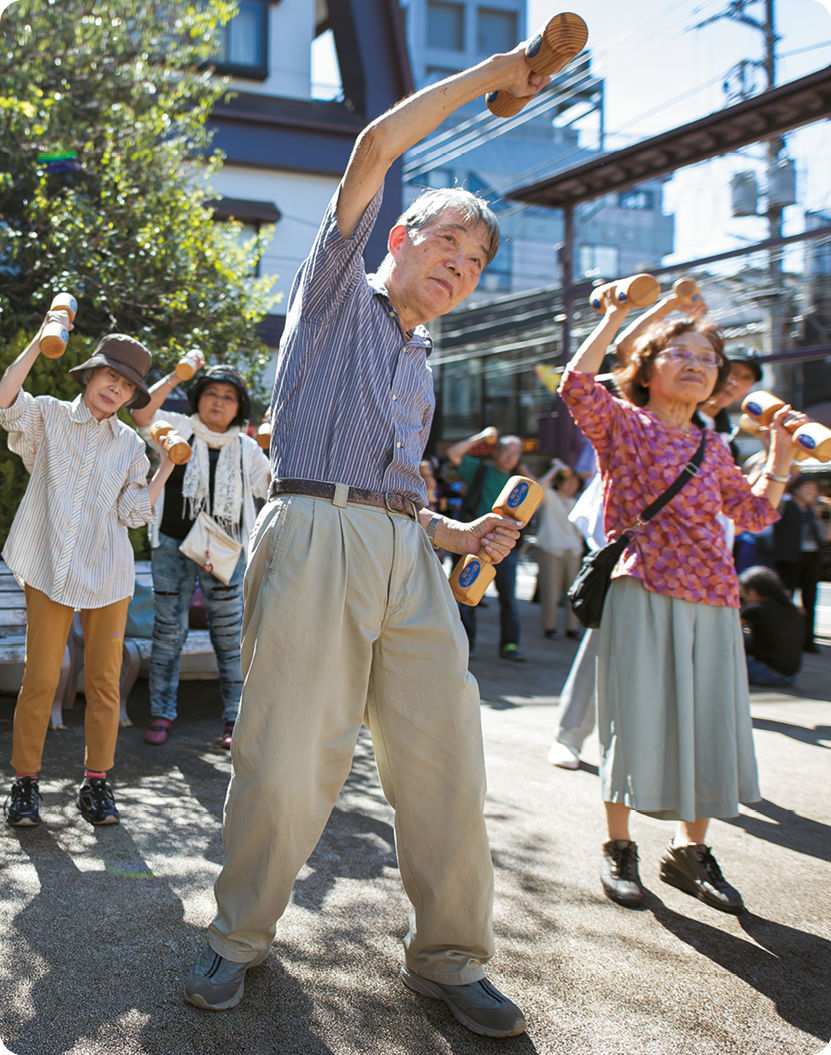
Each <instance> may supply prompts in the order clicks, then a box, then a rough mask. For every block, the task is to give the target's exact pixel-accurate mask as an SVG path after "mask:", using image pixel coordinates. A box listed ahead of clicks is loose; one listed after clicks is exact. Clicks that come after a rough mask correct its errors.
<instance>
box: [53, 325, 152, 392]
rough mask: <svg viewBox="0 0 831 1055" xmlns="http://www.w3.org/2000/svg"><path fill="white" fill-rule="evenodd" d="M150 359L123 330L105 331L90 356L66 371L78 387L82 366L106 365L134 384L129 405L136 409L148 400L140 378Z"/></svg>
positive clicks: (89, 367)
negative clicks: (132, 398)
mask: <svg viewBox="0 0 831 1055" xmlns="http://www.w3.org/2000/svg"><path fill="white" fill-rule="evenodd" d="M152 362H153V357H152V356H151V355H150V352H148V351H147V349H146V348H145V347H144V345H143V344H141V342H140V341H137V340H136V339H135V338H134V337H127V336H126V335H125V334H123V333H108V334H107V336H106V337H102V338H101V340H100V341H99V342H98V347H97V348H96V349H95V351H94V352H93V353H92V355H91V357H90V358H89V359H87V361H86V362H85V363H81V365H80V366H73V367H72V369H71V370H70V371H69V373H70V374H71V375H72V377H74V378H75V380H76V381H77V382H78V384H79V385H80V386H81V388H85V387H86V385H85V383H84V380H83V377H82V375H83V373H84V371H85V370H94V369H95V367H96V366H109V367H110V369H112V370H115V372H116V373H117V374H121V376H122V377H126V379H127V380H128V381H132V382H133V384H134V385H135V386H136V394H135V398H134V400H133V402H132V403H131V404H130V405H131V406H132V407H134V408H135V409H136V410H140V409H141V408H142V407H146V406H147V404H148V403H149V402H150V393H149V392H148V390H147V385H146V384H145V383H144V378H145V376H146V374H147V371H148V370H149V369H150V365H151V363H152Z"/></svg>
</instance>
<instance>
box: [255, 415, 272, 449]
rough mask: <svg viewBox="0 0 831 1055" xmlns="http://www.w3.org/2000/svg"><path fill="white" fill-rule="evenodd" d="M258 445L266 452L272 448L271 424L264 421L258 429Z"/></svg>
mask: <svg viewBox="0 0 831 1055" xmlns="http://www.w3.org/2000/svg"><path fill="white" fill-rule="evenodd" d="M257 443H258V444H259V445H260V446H261V447H262V449H263V450H264V451H267V450H268V449H269V448H270V447H271V422H270V421H264V422H263V423H262V424H261V425H260V427H259V428H258V429H257Z"/></svg>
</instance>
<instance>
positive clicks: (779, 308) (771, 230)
mask: <svg viewBox="0 0 831 1055" xmlns="http://www.w3.org/2000/svg"><path fill="white" fill-rule="evenodd" d="M760 2H762V0H730V3H729V4H728V7H727V9H726V10H725V11H722V12H720V13H719V14H717V15H713V16H712V18H708V19H705V21H703V22H701V23H699V24H698V25H697V26H696V27H695V28H696V29H700V28H702V27H703V26H707V25H709V24H710V23H711V22H717V21H718V20H719V19H722V18H729V19H732V20H733V21H734V22H741V23H743V24H744V25H747V26H751V27H752V28H753V29H756V30H758V31H759V32H760V33H762V35H763V36H764V41H765V53H764V58H763V59H762V61H761V62H758V61H753V60H748V59H744V60H742V61H741V62H739V63H737V64H736V66H734V67H733V68H732V70H730V71H729V73H728V77H729V76H730V74H734V75H735V76H736V78H737V80H738V90H737V91H736V92H734V93H733V94H734V95H735V96H738V97H739V98H747V97H748V96H750V95H751V94H752V77H751V78H748V75H747V74H748V69H750V68H753V67H755V68H757V69H761V70H764V72H765V80H766V84H765V89H764V90H765V91H770V89H771V88H773V87H774V86H775V85H776V43H777V41H778V39H779V38H778V37H777V36H776V23H775V10H774V0H763V2H764V4H765V20H764V22H761V21H759V19H757V18H752V17H751V16H750V15H749V14H748V13H747V9H748V8H750V7H752V6H754V5H755V4H757V3H760ZM724 87H725V91H726V92H727V93H728V95H730V94H731V93H730V81H729V80H727V81H725V84H724ZM784 149H785V141H784V140H783V139H782V138H781V136H775V137H774V138H773V139H769V140H768V141H767V152H766V153H767V163H768V165H767V167H768V190H770V177H771V173H772V172H774V171H775V170H776V168H777V166H778V164H779V159H780V156H781V154H782V151H783V150H784ZM767 218H768V235H769V237H770V238H779V237H780V236H781V234H782V206H781V205H774V204H772V202H771V196H770V195H769V196H768V207H767ZM768 281H769V282H770V291H769V293H768V298H767V299H768V334H767V345H768V347H767V348H766V349H765V350H766V351H768V352H774V351H777V352H778V351H783V350H784V348H785V345H786V343H787V337H786V334H785V326H784V321H785V312H784V296H783V295H784V287H783V283H782V256H781V249H776V248H773V249H770V250H769V251H768ZM773 371H774V377H775V381H776V387H777V389H778V390H779V391H780V393H781V395H782V396H783V398H787V399H791V398H793V396H794V392H793V388H794V383H793V382H794V376H793V366H791V365H789V364H784V363H780V364H776V366H774V367H773ZM797 395H798V396H801V393H798V394H797Z"/></svg>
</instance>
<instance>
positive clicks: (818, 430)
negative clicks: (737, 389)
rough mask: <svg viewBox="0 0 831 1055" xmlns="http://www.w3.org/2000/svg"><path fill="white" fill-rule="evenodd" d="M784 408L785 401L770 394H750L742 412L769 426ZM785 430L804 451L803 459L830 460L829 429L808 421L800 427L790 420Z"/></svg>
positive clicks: (787, 421) (787, 419)
mask: <svg viewBox="0 0 831 1055" xmlns="http://www.w3.org/2000/svg"><path fill="white" fill-rule="evenodd" d="M784 406H785V401H784V400H783V399H780V398H779V397H778V396H774V395H771V393H770V392H751V393H750V395H748V396H746V397H745V400H744V403H742V410H743V411H744V413H745V414H747V415H748V417H751V418H753V420H754V421H757V422H758V423H759V425H765V426H769V425H770V423H771V422H772V421H773V417H774V415H775V414H776V412H777V411H778V410H781V409H782V407H784ZM785 428H786V429H787V430H788V432H790V433H791V434H792V435H793V438H794V440H795V441H796V443H797V444H798V445H799V446H800V447H801V448H802V450H803V451H805V456H804V457H807V458H816V459H817V461H821V462H826V461H828V460H829V459H831V429H828V428H826V427H825V425H820V423H819V422H818V421H808V422H806V423H805V424H804V425H800V424H799V422H798V421H792V420H790V418H786V419H785ZM800 460H804V459H800Z"/></svg>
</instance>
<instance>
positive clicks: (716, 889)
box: [660, 843, 744, 916]
mask: <svg viewBox="0 0 831 1055" xmlns="http://www.w3.org/2000/svg"><path fill="white" fill-rule="evenodd" d="M660 875H661V879H662V880H663V881H664V882H665V883H669V885H670V886H674V887H677V888H678V890H683V891H684V893H685V894H692V896H693V897H697V898H698V900H699V901H703V902H704V904H705V905H709V906H710V907H711V908H717V909H718V910H719V911H720V912H730V913H732V914H733V915H735V916H738V915H740V913H742V912H744V901H742V896H741V894H740V893H739V892H738V890H736V888H735V887H733V886H730V884H729V883H728V882H727V880H726V879H725V878H724V876H723V875H722V874H721V869H720V868H719V866H718V861H716V859H715V857H713V855H712V853H711V852H710V847H709V846H705V845H704V844H703V843H699V844H698V845H697V846H696V845H692V846H673V844H672V843H670V844H669V846H668V847H667V850H666V853H665V854H664V856H663V857H662V858H661V873H660Z"/></svg>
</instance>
